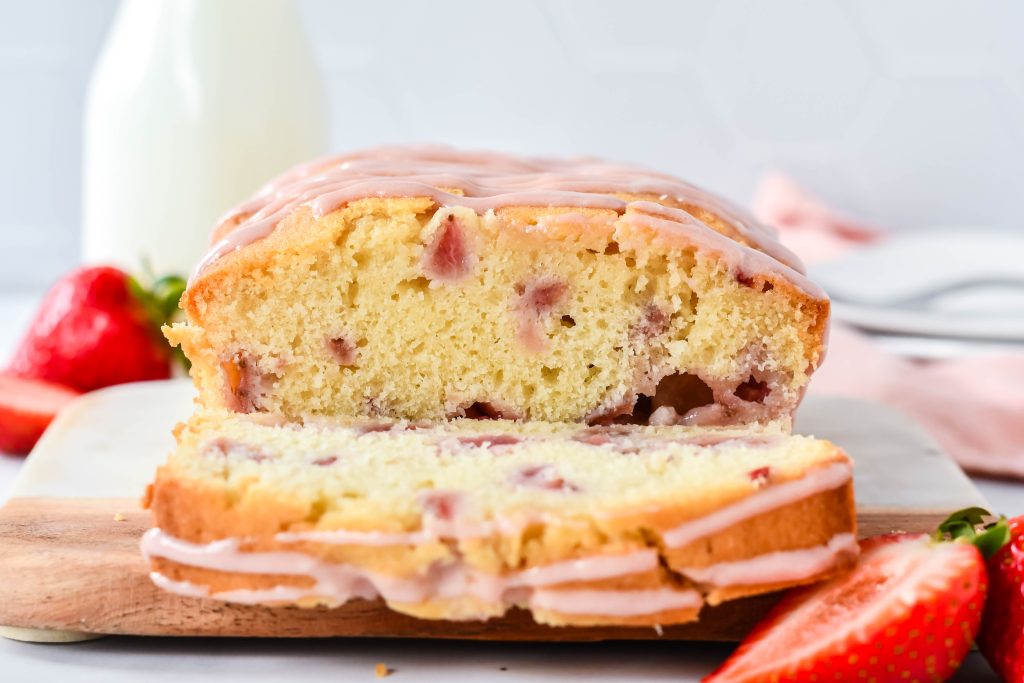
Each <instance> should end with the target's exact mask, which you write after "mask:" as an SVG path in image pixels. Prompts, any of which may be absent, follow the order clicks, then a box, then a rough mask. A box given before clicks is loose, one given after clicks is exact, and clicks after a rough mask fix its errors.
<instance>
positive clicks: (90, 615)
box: [0, 498, 945, 641]
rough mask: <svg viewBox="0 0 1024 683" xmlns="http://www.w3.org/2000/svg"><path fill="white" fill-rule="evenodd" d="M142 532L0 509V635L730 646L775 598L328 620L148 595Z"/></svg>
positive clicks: (48, 512) (99, 521) (383, 613)
mask: <svg viewBox="0 0 1024 683" xmlns="http://www.w3.org/2000/svg"><path fill="white" fill-rule="evenodd" d="M944 514H945V511H937V510H922V511H913V510H906V509H896V508H893V509H886V508H874V509H866V510H863V511H860V512H859V513H858V519H859V522H860V525H861V528H860V532H861V534H862V535H873V534H876V533H881V532H887V531H891V530H896V529H899V530H905V531H924V530H930V529H932V528H934V525H935V524H936V523H937V522H938V521H939V520H940V519H941V518H942V517H943V516H944ZM122 518H123V519H122ZM118 519H121V520H122V521H117V520H118ZM149 526H150V517H149V514H148V513H147V512H144V511H142V510H140V509H139V507H138V502H137V501H136V500H132V499H126V498H104V499H88V498H14V499H12V500H11V501H10V502H8V503H7V505H6V506H5V507H3V508H0V624H2V625H5V626H16V627H21V628H32V629H56V630H66V631H80V632H84V633H102V634H132V635H161V636H257V637H295V638H302V637H329V636H378V637H379V636H386V637H409V638H459V639H484V640H517V641H534V640H542V641H588V640H612V639H615V640H618V639H657V638H667V639H675V640H737V639H739V638H741V637H742V636H743V635H744V634H746V632H747V631H748V630H749V629H750V627H751V626H752V625H753V623H754V622H756V621H757V619H758V618H759V617H760V616H761V615H763V614H764V613H765V611H766V610H767V609H768V608H769V607H770V606H771V605H772V604H773V603H774V601H775V599H776V598H775V596H758V597H754V598H747V599H743V600H736V601H733V602H729V603H725V604H723V605H719V606H718V607H714V608H705V609H704V611H703V612H701V619H700V621H699V622H697V623H692V624H684V625H680V626H669V627H665V628H664V630H663V635H658V634H657V633H655V631H654V629H651V628H648V627H644V628H627V627H588V628H581V627H561V628H557V627H550V626H541V625H538V624H536V623H534V622H533V620H532V619H531V618H530V616H529V614H528V613H526V612H522V611H519V610H516V611H514V612H512V613H510V614H509V615H508V616H506V617H504V618H502V619H494V620H491V621H487V622H439V621H423V620H419V619H414V618H412V617H407V616H405V615H402V614H398V613H396V612H392V611H391V610H389V609H388V608H387V607H386V606H384V604H383V603H381V602H366V601H361V600H357V601H354V602H351V603H348V604H346V605H344V606H342V607H339V608H335V609H326V608H318V609H301V608H296V607H260V606H247V605H229V604H226V603H222V602H217V601H215V600H199V599H194V598H184V597H180V596H177V595H172V594H170V593H166V592H164V591H162V590H160V589H158V588H157V587H156V586H154V585H153V584H152V582H150V580H149V577H148V575H147V571H148V570H147V567H146V565H145V563H144V562H143V560H142V556H141V554H140V552H139V538H140V536H141V535H142V533H143V532H144V531H145V530H146V529H148V528H149Z"/></svg>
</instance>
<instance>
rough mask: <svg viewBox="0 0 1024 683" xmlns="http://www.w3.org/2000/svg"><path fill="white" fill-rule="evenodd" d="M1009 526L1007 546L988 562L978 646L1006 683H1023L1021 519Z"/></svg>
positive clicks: (1023, 556) (1023, 537)
mask: <svg viewBox="0 0 1024 683" xmlns="http://www.w3.org/2000/svg"><path fill="white" fill-rule="evenodd" d="M1009 527H1010V528H1009V537H1010V538H1009V543H1007V544H1006V545H1004V546H1003V547H1002V548H1001V549H999V550H997V551H996V552H995V554H993V555H992V557H990V558H989V559H988V575H989V580H990V582H991V585H990V587H989V599H988V604H986V605H985V616H984V617H983V618H982V620H981V633H980V634H979V635H978V647H980V648H981V651H982V652H984V653H985V657H986V658H987V659H988V661H989V664H991V665H992V668H993V669H995V670H996V672H997V673H998V674H999V675H1000V676H1002V677H1003V679H1005V680H1006V681H1007V683H1024V516H1021V517H1017V518H1015V519H1011V520H1010V522H1009Z"/></svg>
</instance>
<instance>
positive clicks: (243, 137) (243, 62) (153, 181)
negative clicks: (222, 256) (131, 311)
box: [83, 0, 328, 275]
mask: <svg viewBox="0 0 1024 683" xmlns="http://www.w3.org/2000/svg"><path fill="white" fill-rule="evenodd" d="M327 118H328V117H327V105H326V98H325V94H324V88H323V85H322V81H321V79H320V74H319V71H318V69H317V66H316V64H315V63H314V60H313V56H312V54H311V51H310V48H309V46H308V44H307V41H306V37H305V34H304V31H303V28H302V25H301V22H300V19H299V16H298V11H297V10H296V8H295V5H294V2H292V1H291V0H122V4H121V6H120V9H119V10H118V13H117V16H116V19H115V21H114V25H113V28H112V30H111V33H110V35H109V36H108V38H107V43H106V45H105V47H104V49H103V52H102V54H101V55H100V59H99V62H98V64H97V66H96V70H95V72H94V73H93V77H92V81H91V83H90V85H89V93H88V97H87V102H86V112H85V130H84V140H85V143H84V144H85V147H84V164H83V222H84V235H83V256H84V259H85V261H86V262H89V263H112V264H115V265H119V266H121V267H123V268H126V269H128V270H130V271H138V270H139V269H140V266H141V265H142V263H143V261H144V260H148V261H149V263H150V264H151V265H152V268H153V270H154V272H156V273H157V274H164V273H170V272H175V273H180V274H184V275H187V274H188V272H189V271H190V270H191V269H192V267H193V266H194V265H195V263H196V262H197V261H198V260H199V258H200V257H201V256H202V254H203V252H204V251H205V250H206V247H207V245H208V241H209V234H210V230H211V229H212V227H213V224H214V222H215V221H216V220H217V218H218V217H219V216H221V215H222V214H223V213H224V212H225V211H227V210H228V209H229V208H230V207H231V206H233V205H234V204H236V203H238V202H240V201H242V200H244V199H245V198H246V197H248V196H249V195H250V194H252V193H253V192H254V191H255V190H256V189H257V188H259V187H260V186H261V185H262V184H263V183H264V182H266V181H267V180H269V179H270V178H271V177H273V176H274V175H276V174H277V173H280V172H281V171H284V170H286V169H287V168H288V167H289V166H291V165H293V164H295V163H298V162H300V161H303V160H307V159H309V158H311V157H315V156H318V155H321V154H323V153H324V152H325V151H326V148H327V138H328V135H327Z"/></svg>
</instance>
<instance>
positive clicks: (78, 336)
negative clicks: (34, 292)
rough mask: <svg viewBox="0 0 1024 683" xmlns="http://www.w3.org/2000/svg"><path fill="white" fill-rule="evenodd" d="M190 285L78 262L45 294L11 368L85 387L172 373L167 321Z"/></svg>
mask: <svg viewBox="0 0 1024 683" xmlns="http://www.w3.org/2000/svg"><path fill="white" fill-rule="evenodd" d="M183 290H184V282H183V281H182V280H181V278H178V277H172V278H164V279H162V280H158V281H157V282H156V283H155V284H154V286H153V288H152V289H148V290H147V289H144V288H143V287H141V286H140V285H139V284H138V283H137V282H136V281H135V280H134V279H133V278H132V277H131V276H129V275H128V274H126V273H125V272H123V271H121V270H118V269H117V268H111V267H107V266H100V267H92V266H90V267H84V268H79V269H77V270H75V271H73V272H71V273H69V274H68V275H66V276H64V277H63V278H61V279H60V280H59V281H58V282H57V283H56V284H55V285H54V286H53V287H52V288H51V289H50V291H49V292H48V293H47V294H46V297H45V298H44V299H43V302H42V304H41V306H40V308H39V311H38V312H37V313H36V316H35V318H34V319H33V320H32V322H31V323H30V324H29V327H28V330H27V332H26V333H25V336H24V337H23V338H22V340H21V343H20V344H18V346H17V347H16V348H15V351H14V356H13V357H12V358H11V362H10V366H9V368H8V372H9V374H12V375H15V376H18V377H24V378H29V379H39V380H44V381H47V382H53V383H55V384H62V385H64V386H66V387H69V388H72V389H76V390H78V391H92V390H93V389H99V388H101V387H106V386H110V385H113V384H123V383H125V382H137V381H143V380H152V379H166V378H168V377H170V375H171V364H172V357H173V356H172V352H171V349H170V347H169V345H168V344H167V342H166V341H164V339H163V337H162V335H161V334H160V326H161V325H163V324H164V323H166V322H167V321H168V320H169V319H170V317H171V315H172V314H173V313H174V311H175V310H176V309H177V305H178V299H179V298H180V297H181V293H182V291H183Z"/></svg>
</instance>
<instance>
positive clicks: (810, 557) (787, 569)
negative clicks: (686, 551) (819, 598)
mask: <svg viewBox="0 0 1024 683" xmlns="http://www.w3.org/2000/svg"><path fill="white" fill-rule="evenodd" d="M858 552H860V546H858V545H857V539H856V538H854V536H853V534H849V533H842V534H836V535H835V536H833V537H832V538H830V539H829V540H828V543H826V544H825V545H821V546H817V547H814V548H801V549H799V550H780V551H777V552H773V553H765V554H764V555H758V556H757V557H751V558H748V559H745V560H736V561H733V562H718V563H716V564H712V565H708V566H706V567H688V568H686V567H684V568H682V569H676V571H678V572H679V573H680V574H682V575H683V576H685V577H686V578H688V579H692V580H694V581H696V582H697V583H702V584H708V585H712V586H752V585H757V584H762V583H781V582H784V581H797V580H799V579H806V578H807V577H809V576H814V575H815V574H820V573H822V572H824V571H826V570H828V569H831V568H832V567H834V566H835V565H836V563H837V562H838V561H839V559H840V558H841V557H855V556H856V555H857V553H858Z"/></svg>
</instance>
